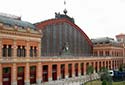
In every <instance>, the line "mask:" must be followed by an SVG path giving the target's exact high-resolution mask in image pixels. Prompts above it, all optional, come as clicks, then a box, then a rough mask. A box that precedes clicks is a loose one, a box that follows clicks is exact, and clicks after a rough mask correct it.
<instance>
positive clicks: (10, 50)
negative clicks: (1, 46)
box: [8, 45, 12, 57]
mask: <svg viewBox="0 0 125 85" xmlns="http://www.w3.org/2000/svg"><path fill="white" fill-rule="evenodd" d="M11 56H12V46H11V45H9V46H8V57H11Z"/></svg>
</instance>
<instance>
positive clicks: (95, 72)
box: [93, 61, 96, 73]
mask: <svg viewBox="0 0 125 85" xmlns="http://www.w3.org/2000/svg"><path fill="white" fill-rule="evenodd" d="M93 68H94V71H93V73H96V72H95V62H94V61H93Z"/></svg>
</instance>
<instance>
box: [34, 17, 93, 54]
mask: <svg viewBox="0 0 125 85" xmlns="http://www.w3.org/2000/svg"><path fill="white" fill-rule="evenodd" d="M36 26H37V28H39V29H42V31H43V38H42V49H41V52H42V56H59V55H62V54H63V53H64V50H65V48H66V47H68V55H72V56H90V55H91V54H92V48H93V45H92V42H91V40H90V39H89V38H88V36H87V35H86V34H85V32H84V31H83V30H81V29H80V28H79V27H78V26H77V25H76V24H74V23H72V22H71V21H70V20H68V19H66V18H62V19H51V20H47V21H44V22H40V23H37V24H36ZM67 43H68V46H66V45H67Z"/></svg>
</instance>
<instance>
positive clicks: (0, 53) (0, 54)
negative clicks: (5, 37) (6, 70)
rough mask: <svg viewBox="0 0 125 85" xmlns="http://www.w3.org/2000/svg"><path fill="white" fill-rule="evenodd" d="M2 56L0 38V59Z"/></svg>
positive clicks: (0, 41)
mask: <svg viewBox="0 0 125 85" xmlns="http://www.w3.org/2000/svg"><path fill="white" fill-rule="evenodd" d="M1 58H2V39H1V38H0V59H1Z"/></svg>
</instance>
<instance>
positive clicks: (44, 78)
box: [0, 15, 124, 85]
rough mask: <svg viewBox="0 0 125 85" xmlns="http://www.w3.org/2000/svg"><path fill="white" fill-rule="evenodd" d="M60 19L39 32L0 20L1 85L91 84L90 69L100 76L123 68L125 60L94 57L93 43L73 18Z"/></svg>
mask: <svg viewBox="0 0 125 85" xmlns="http://www.w3.org/2000/svg"><path fill="white" fill-rule="evenodd" d="M60 16H61V17H60ZM60 16H58V15H56V19H52V20H47V21H44V22H40V23H37V24H36V27H37V28H36V27H35V26H34V25H33V24H31V23H29V22H24V21H21V20H20V19H19V18H12V17H6V16H0V85H33V84H35V85H79V84H83V83H84V82H86V81H88V77H86V69H87V67H88V66H89V65H92V66H93V68H94V73H97V72H98V71H99V70H100V69H101V67H106V68H108V69H118V68H119V66H120V65H121V64H124V61H123V60H124V57H123V56H119V57H117V56H108V57H101V56H92V55H91V54H92V51H93V44H92V42H91V40H90V39H89V38H88V37H87V35H86V34H85V33H84V32H83V31H82V30H81V29H80V28H79V27H78V26H77V25H75V23H74V20H73V19H72V18H70V17H68V16H67V15H60ZM38 29H39V30H38ZM41 29H42V31H43V32H42V31H41ZM54 48H55V49H54ZM93 78H95V79H96V78H98V76H94V77H93Z"/></svg>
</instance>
